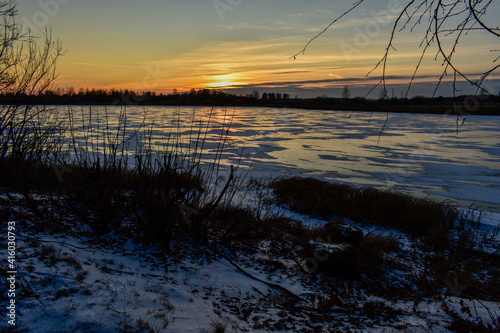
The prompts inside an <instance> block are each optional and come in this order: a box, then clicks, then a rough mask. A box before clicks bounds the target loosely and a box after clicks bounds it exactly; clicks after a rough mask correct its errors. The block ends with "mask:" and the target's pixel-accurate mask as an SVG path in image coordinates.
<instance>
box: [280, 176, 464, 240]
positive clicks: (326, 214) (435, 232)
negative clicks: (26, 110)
mask: <svg viewBox="0 0 500 333" xmlns="http://www.w3.org/2000/svg"><path fill="white" fill-rule="evenodd" d="M272 186H273V189H274V192H275V194H276V196H277V198H278V200H279V202H280V203H282V204H287V205H289V206H290V208H292V209H294V210H296V211H298V212H300V213H304V214H308V215H311V216H314V217H319V218H322V219H332V218H336V217H347V218H349V219H351V220H353V221H356V222H360V223H364V224H376V225H381V226H386V227H391V228H397V229H399V230H403V231H406V232H410V233H413V234H416V235H420V236H424V237H426V238H427V239H428V240H429V241H430V242H431V243H432V244H436V245H437V244H442V243H443V242H446V235H447V232H448V231H449V230H450V229H451V228H452V227H453V224H454V222H455V220H456V219H457V217H458V212H457V209H456V208H455V207H454V206H453V205H451V204H449V203H447V202H437V201H433V200H430V199H422V198H413V197H411V196H409V195H406V194H403V193H400V192H396V191H392V190H379V189H376V188H357V187H354V186H351V185H347V184H342V183H327V182H323V181H320V180H317V179H313V178H285V179H278V180H276V181H274V183H273V184H272Z"/></svg>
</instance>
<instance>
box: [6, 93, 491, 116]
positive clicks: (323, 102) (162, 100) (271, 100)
mask: <svg viewBox="0 0 500 333" xmlns="http://www.w3.org/2000/svg"><path fill="white" fill-rule="evenodd" d="M0 104H16V105H22V104H28V105H36V104H43V105H175V106H177V105H197V106H261V107H276V108H285V107H286V108H300V109H318V110H344V111H380V112H397V113H428V114H452V115H467V114H476V115H499V114H500V98H499V97H498V96H488V95H480V96H466V95H464V96H457V97H435V98H434V97H433V98H428V97H422V96H416V97H413V98H388V99H379V100H370V99H365V98H362V97H355V98H329V97H316V98H291V96H290V95H289V94H286V93H283V94H281V93H263V94H262V95H261V94H260V93H259V92H257V91H255V92H254V93H253V94H248V95H234V94H230V93H228V92H225V91H222V90H217V89H215V90H210V89H198V90H195V89H191V91H190V92H183V93H178V92H175V93H171V94H157V93H155V92H151V91H144V92H135V91H129V90H102V89H97V90H96V89H86V90H83V89H82V90H80V91H79V92H75V91H73V90H72V89H68V90H67V91H50V90H47V91H44V93H43V94H37V95H27V94H13V93H0Z"/></svg>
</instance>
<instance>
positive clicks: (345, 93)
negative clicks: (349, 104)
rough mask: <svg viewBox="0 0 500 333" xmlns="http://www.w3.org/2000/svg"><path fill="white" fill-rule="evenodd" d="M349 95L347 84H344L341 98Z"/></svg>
mask: <svg viewBox="0 0 500 333" xmlns="http://www.w3.org/2000/svg"><path fill="white" fill-rule="evenodd" d="M350 97H351V91H350V90H349V87H348V86H344V88H343V89H342V98H344V99H347V98H350Z"/></svg>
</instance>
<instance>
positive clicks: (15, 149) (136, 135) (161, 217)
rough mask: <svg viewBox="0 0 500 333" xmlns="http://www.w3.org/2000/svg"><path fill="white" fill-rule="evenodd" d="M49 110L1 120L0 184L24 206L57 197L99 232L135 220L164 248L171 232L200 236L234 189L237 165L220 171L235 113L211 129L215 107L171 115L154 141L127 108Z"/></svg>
mask: <svg viewBox="0 0 500 333" xmlns="http://www.w3.org/2000/svg"><path fill="white" fill-rule="evenodd" d="M26 108H27V110H31V109H30V108H28V107H26ZM50 110H52V109H50ZM54 110H56V109H54ZM54 110H52V111H51V112H49V111H47V110H45V112H42V111H37V112H35V113H34V115H33V117H30V118H29V119H26V118H27V116H24V117H21V118H20V119H21V120H20V122H17V123H15V124H14V123H12V122H11V123H10V125H9V124H8V123H7V122H6V121H5V119H3V118H2V119H3V120H2V121H3V122H0V125H1V126H2V127H0V129H1V137H0V144H1V147H0V148H1V149H0V153H1V155H0V169H1V171H2V175H1V176H0V182H1V184H2V185H7V186H11V187H13V188H15V189H17V190H21V191H22V192H23V194H25V197H26V199H27V200H28V201H29V200H30V193H32V192H33V191H34V190H36V189H39V188H41V187H43V188H45V189H46V188H50V189H52V190H55V191H57V193H58V194H59V195H61V196H63V197H64V198H65V199H67V200H68V202H69V203H70V204H69V206H70V207H71V209H72V210H73V211H74V213H76V214H77V215H78V216H79V217H80V218H81V220H82V221H84V222H86V223H88V224H89V226H91V228H93V229H94V231H95V232H98V233H100V234H106V233H108V232H110V231H112V230H115V229H116V228H119V227H120V225H121V224H122V221H123V220H124V219H125V218H126V217H135V220H136V222H137V223H136V226H137V227H139V228H140V230H141V232H142V233H143V235H144V236H145V237H146V238H147V239H149V240H151V241H155V242H159V243H161V244H163V245H164V246H165V247H167V248H168V246H169V243H170V240H171V238H172V234H173V233H174V232H175V231H176V230H177V231H181V232H190V233H192V234H194V235H196V236H198V237H203V236H204V234H206V230H205V229H206V228H207V226H206V224H207V223H206V221H207V218H208V217H209V216H210V215H211V214H212V213H213V212H214V211H215V209H216V208H217V207H218V206H220V205H227V203H226V201H227V200H230V198H231V197H232V196H231V193H234V191H236V185H237V181H238V177H237V176H236V168H235V167H232V166H231V168H230V169H229V170H227V171H226V170H224V169H225V167H224V166H223V165H222V156H223V152H224V150H225V149H226V144H227V137H228V135H229V129H230V127H231V119H232V117H231V116H229V117H224V119H226V118H227V119H229V120H228V121H226V120H224V121H223V122H222V123H220V124H214V123H212V121H211V119H212V115H213V113H214V111H213V110H212V111H211V112H210V113H209V114H208V119H205V120H203V119H202V120H199V121H195V120H194V113H193V119H192V121H191V122H189V123H187V124H186V123H182V121H181V119H180V115H173V118H174V119H173V121H172V123H173V124H174V125H172V126H171V127H170V128H171V129H170V132H169V133H167V134H164V135H163V136H162V137H159V136H158V135H157V134H155V133H156V131H155V123H154V121H151V122H150V124H149V125H146V123H147V120H148V118H147V114H146V113H145V114H144V118H143V120H142V122H141V123H140V124H134V125H133V126H132V125H131V122H130V121H129V120H128V117H127V110H126V108H125V107H121V108H111V109H110V108H107V107H89V108H88V109H87V108H83V107H82V108H81V109H80V110H74V109H73V108H71V107H70V108H69V109H68V113H67V115H62V114H60V113H58V112H54ZM56 111H57V110H56ZM10 116H11V118H12V119H14V118H15V117H14V115H10ZM35 116H36V117H38V118H37V119H38V120H37V121H34V120H33V119H34V117H35ZM4 118H5V117H4ZM47 119H49V120H50V121H47ZM31 120H33V121H31ZM42 120H43V121H42ZM63 124H64V126H63ZM9 126H10V127H9ZM214 132H215V133H218V135H214V134H213V133H214ZM209 134H210V135H211V139H212V140H215V147H213V146H214V143H213V142H211V146H210V147H208V139H207V137H208V135H209ZM214 137H215V138H214ZM186 138H187V139H186ZM186 140H187V142H186ZM226 169H228V168H226ZM223 175H226V177H225V178H224V177H223ZM233 195H234V194H233ZM31 206H33V207H34V208H33V209H36V205H35V204H32V205H31Z"/></svg>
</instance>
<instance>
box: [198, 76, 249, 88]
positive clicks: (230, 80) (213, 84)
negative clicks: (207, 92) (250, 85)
mask: <svg viewBox="0 0 500 333" xmlns="http://www.w3.org/2000/svg"><path fill="white" fill-rule="evenodd" d="M208 81H209V83H207V84H206V86H207V87H208V88H236V86H240V85H242V84H245V83H244V82H242V81H241V77H240V76H239V75H237V74H222V75H213V76H211V77H210V78H209V80H208Z"/></svg>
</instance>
